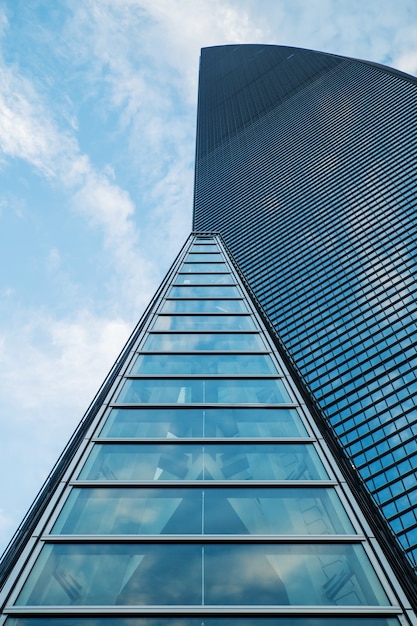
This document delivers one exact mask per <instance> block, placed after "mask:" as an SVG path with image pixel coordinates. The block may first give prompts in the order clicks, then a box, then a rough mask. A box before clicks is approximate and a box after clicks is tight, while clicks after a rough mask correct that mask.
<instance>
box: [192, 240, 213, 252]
mask: <svg viewBox="0 0 417 626" xmlns="http://www.w3.org/2000/svg"><path fill="white" fill-rule="evenodd" d="M191 252H219V248H218V246H217V245H216V244H215V243H214V244H213V243H197V242H196V243H194V244H193V245H192V246H191Z"/></svg>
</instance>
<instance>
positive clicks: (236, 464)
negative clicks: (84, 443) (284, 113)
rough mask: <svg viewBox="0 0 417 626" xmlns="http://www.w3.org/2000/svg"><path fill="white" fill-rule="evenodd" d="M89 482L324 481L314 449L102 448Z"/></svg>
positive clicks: (87, 468)
mask: <svg viewBox="0 0 417 626" xmlns="http://www.w3.org/2000/svg"><path fill="white" fill-rule="evenodd" d="M79 478H80V479H86V480H100V481H106V480H126V481H130V480H140V481H153V480H156V481H157V480H177V481H181V480H301V481H302V480H322V479H324V480H325V479H327V478H328V476H327V473H326V471H325V469H324V467H323V465H322V463H321V461H320V459H319V457H318V455H317V453H316V451H315V449H314V447H313V446H312V445H311V444H279V443H277V444H246V443H243V444H239V445H237V444H213V443H207V444H204V445H203V444H180V443H177V444H152V443H147V444H134V443H123V444H114V443H108V444H105V445H103V444H96V445H95V446H94V447H93V449H92V451H91V453H90V456H89V457H88V459H87V461H86V463H85V465H84V467H83V469H82V470H81V472H80V475H79Z"/></svg>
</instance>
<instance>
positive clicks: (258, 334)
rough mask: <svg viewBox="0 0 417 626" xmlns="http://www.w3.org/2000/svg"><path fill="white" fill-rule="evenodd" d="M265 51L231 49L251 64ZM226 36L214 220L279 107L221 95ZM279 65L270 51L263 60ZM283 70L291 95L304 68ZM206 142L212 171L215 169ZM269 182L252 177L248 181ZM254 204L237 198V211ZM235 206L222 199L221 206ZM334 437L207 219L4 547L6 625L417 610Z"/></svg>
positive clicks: (314, 624) (214, 130) (170, 624)
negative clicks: (248, 150)
mask: <svg viewBox="0 0 417 626" xmlns="http://www.w3.org/2000/svg"><path fill="white" fill-rule="evenodd" d="M263 48H264V47H262V46H261V47H257V46H243V47H241V48H237V50H240V53H242V55H243V57H242V58H246V61H247V60H248V58H251V55H252V57H256V56H259V57H261V54H262V53H261V50H262V49H263ZM266 48H267V49H268V50H269V47H266ZM233 50H234V48H233V49H232V48H229V47H224V48H219V49H213V50H212V51H206V52H204V53H203V61H204V58H205V55H206V53H207V54H208V55H209V56H210V55H211V54H212V53H213V54H214V55H215V56H216V63H214V64H210V63H209V64H208V67H211V70H210V72H211V71H212V70H213V72H212V74H211V75H210V80H212V81H213V85H212V87H210V83H209V82H205V80H206V78H205V77H207V76H208V75H209V74H210V72H208V74H206V73H205V70H204V62H203V68H202V69H203V72H202V74H201V89H200V98H199V123H198V137H199V139H198V157H197V162H196V170H197V176H196V220H197V221H198V220H199V219H200V217H198V215H201V213H202V212H203V213H204V212H205V211H206V209H204V211H203V209H202V204H201V202H202V200H203V201H204V202H205V201H207V215H206V218H207V220H208V219H209V213H210V211H211V209H212V208H213V206H214V204H213V205H210V206H209V203H208V199H209V197H211V196H212V195H213V196H214V194H215V193H217V194H218V201H219V203H221V202H222V193H223V191H224V189H225V187H224V186H223V182H222V181H223V178H222V177H223V175H224V172H222V167H225V168H226V169H227V162H228V161H227V160H228V159H229V158H230V159H231V160H232V161H234V162H236V163H237V161H238V160H239V159H240V158H241V153H240V152H239V150H237V149H236V150H234V151H233V150H232V151H231V152H230V153H229V149H230V148H231V147H233V146H232V145H231V143H230V142H232V143H233V142H234V141H235V140H236V141H237V147H238V148H239V149H243V148H245V147H247V146H249V145H250V142H251V141H252V139H251V137H256V136H257V131H256V129H254V132H253V134H252V131H250V132H249V133H248V137H246V138H245V137H243V138H242V137H239V133H240V132H246V130H247V126H248V124H249V122H250V119H251V120H252V123H256V121H258V122H261V121H262V118H263V116H265V115H267V116H268V115H269V114H270V112H271V111H272V110H273V107H272V101H273V100H274V98H276V97H277V96H271V95H266V94H264V93H262V90H261V89H260V88H259V85H258V86H256V88H255V90H254V94H255V93H258V94H259V96H260V103H261V104H262V103H263V104H262V106H263V109H262V110H261V108H262V106H261V104H259V103H258V104H259V106H258V108H256V107H255V108H253V102H252V101H251V100H250V97H248V94H246V93H245V90H244V89H242V90H241V91H242V93H241V97H242V102H244V106H243V108H242V110H240V109H238V108H236V106H237V105H236V103H235V102H233V100H230V94H229V93H226V94H225V93H223V95H222V96H221V98H220V99H219V103H220V102H221V101H223V99H224V100H228V101H229V104H228V106H227V107H226V109H225V110H227V113H226V114H225V115H222V108H221V106H220V108H219V107H216V106H214V104H215V103H214V102H213V101H211V100H210V97H211V96H210V94H211V93H213V94H214V92H215V89H214V85H215V84H217V85H219V84H220V85H221V84H222V80H218V74H217V73H216V72H217V69H216V68H217V67H218V65H219V63H220V66H221V67H222V68H223V70H222V71H224V81H223V83H224V85H226V84H227V85H228V87H227V88H229V87H233V89H236V90H238V91H239V90H240V88H239V80H237V78H238V76H237V75H235V76H234V75H233V71H234V70H233V68H234V69H235V70H236V71H237V68H238V67H239V65H242V63H241V62H240V61H239V59H240V57H239V55H238V57H234V59H233V62H232V63H230V59H229V61H227V57H228V55H229V54H230V53H231V52H233ZM277 50H278V51H279V53H280V54H281V53H282V51H283V49H277ZM284 50H287V49H284ZM258 52H259V54H258ZM240 53H239V54H240ZM255 53H256V54H255ZM308 54H313V56H314V53H308ZM213 58H214V57H213ZM221 59H225V60H224V61H222V60H221ZM258 61H259V59H258ZM258 61H257V63H258ZM268 63H272V61H271V60H270V61H268V62H267V63H266V65H265V64H264V62H263V61H262V59H260V65H259V67H258V73H259V68H261V69H262V68H264V70H265V72H267V70H268V67H269V66H268ZM244 65H245V64H243V66H244ZM313 65H314V64H313ZM325 65H326V64H324V65H323V67H322V68H321V69H320V70H317V72H315V74H314V75H315V76H316V78H317V79H318V78H319V75H321V71H322V70H323V72H324V73H325V69H324V67H325ZM336 65H337V63H336ZM326 67H327V66H326ZM290 75H291V77H292V78H291V80H293V83H292V87H291V89H292V90H293V91H294V93H295V92H296V87H297V84H299V85H301V84H302V83H303V82H304V83H306V84H307V83H308V82H309V81H308V78H307V77H303V76H299V77H298V78H297V76H296V75H295V73H293V74H290ZM251 76H252V75H251V74H250V73H249V74H248V75H247V77H249V79H250V77H251ZM255 82H256V81H255ZM268 82H269V79H267V81H266V84H268ZM310 82H311V86H312V87H313V86H314V81H310ZM203 83H204V86H203ZM209 87H210V89H209ZM207 89H208V92H207ZM222 89H223V87H222ZM277 89H278V92H277V93H280V91H279V89H281V88H278V87H277ZM223 91H224V89H223ZM220 92H221V90H220ZM220 92H219V93H220ZM280 97H281V96H280ZM284 100H285V98H284V96H282V101H283V102H284ZM237 102H239V98H237ZM248 103H249V104H248ZM229 105H230V107H229ZM205 107H208V109H207V110H206V111H205V112H204V109H205ZM209 110H211V114H212V115H213V119H214V120H215V121H216V123H215V124H214V125H213V126H212V127H211V126H210V124H208V123H207V119H206V117H207V115H208V111H209ZM229 113H230V116H229V117H228V115H229ZM204 133H206V134H204ZM258 136H259V140H260V141H263V140H264V139H263V138H262V136H261V134H259V135H258ZM204 137H205V139H203V138H204ZM223 140H224V141H225V142H226V144H230V145H226V144H225V145H224V146H223V144H222V142H223ZM218 141H220V144H218V143H217V142H218ZM204 142H206V143H204ZM235 147H236V146H235ZM223 148H224V154H222V150H223ZM213 155H217V156H216V158H215V159H214V161H215V163H216V164H217V165H216V168H217V169H216V168H214V169H213V171H212V176H213V177H212V182H211V186H210V185H209V184H208V167H207V169H204V168H205V167H206V165H207V163H208V160H209V159H210V158H211V157H213ZM206 158H207V163H206V162H205V159H206ZM245 162H246V157H244V156H242V165H244V164H245ZM264 163H265V164H266V165H265V166H267V164H268V159H267V155H265V159H264ZM260 165H261V162H260V161H256V160H254V161H253V168H254V169H255V167H260ZM242 172H243V168H242ZM246 175H248V173H247V172H246ZM203 176H206V178H205V181H206V183H205V184H206V185H207V188H208V190H207V189H205V190H204V189H203V187H202V180H203ZM235 182H236V181H235V180H234V179H233V178H231V185H234V184H235ZM258 182H259V184H261V181H260V180H259V181H258V180H257V176H255V175H254V176H253V180H252V188H253V193H254V194H255V195H256V194H258V193H260V191H259V189H257V188H256V186H257V185H258ZM217 185H218V188H217V192H216V187H217ZM235 189H236V191H237V187H235ZM265 194H266V195H268V196H269V195H270V194H269V192H268V191H267V190H265ZM245 202H246V200H245V196H244V194H243V195H242V196H241V197H240V199H238V200H237V204H236V207H238V206H244V204H245ZM228 206H229V205H228V204H227V202H226V197H225V203H224V204H223V205H222V208H221V207H220V208H221V210H220V209H219V210H218V211H217V214H216V212H215V211H214V212H213V213H212V217H213V219H216V215H217V218H219V219H220V217H221V216H223V215H225V214H226V213H227V212H228ZM232 208H233V207H232ZM210 214H211V213H210ZM248 216H249V212H248ZM261 217H262V219H263V220H264V221H263V225H262V224H261V223H259V229H260V230H261V229H262V230H265V231H266V232H267V231H268V223H267V222H266V221H265V219H264V217H265V216H261V215H258V218H256V217H255V216H252V218H253V220H254V221H255V222H256V221H257V219H259V220H261ZM235 218H236V232H235V235H236V239H239V237H238V235H237V231H238V230H240V228H241V227H240V224H242V222H241V220H240V218H239V219H237V218H238V215H236V216H235ZM235 218H233V217H232V211H231V215H230V216H229V219H230V220H232V219H235ZM201 219H202V218H201ZM210 219H211V217H210ZM248 226H249V220H248ZM232 230H233V229H232ZM226 231H227V229H226ZM240 232H241V231H240ZM251 237H252V226H251V228H248V229H246V231H245V232H244V233H242V238H244V239H245V238H246V241H247V249H248V253H250V256H251V259H252V261H251V260H250V259H247V266H248V269H250V267H251V263H252V262H253V270H254V272H255V271H256V265H258V266H259V265H260V264H265V265H266V266H267V265H268V260H269V259H268V257H267V255H266V254H264V256H263V260H261V259H260V258H259V259H255V257H254V252H253V248H252V247H251V244H250V241H251ZM255 260H256V263H255ZM258 269H259V268H258ZM300 272H301V266H300ZM271 294H272V295H273V291H272V290H271ZM264 306H265V303H264ZM318 358H319V355H318ZM339 450H340V448H339V447H338V444H337V442H336V440H335V439H334V437H333V435H332V431H331V430H330V429H329V428H328V424H327V423H326V421H325V420H324V419H323V417H322V415H321V413H320V409H319V408H317V406H316V400H315V399H314V398H313V397H311V396H310V395H309V393H308V392H307V391H306V389H305V387H304V385H303V383H302V381H301V379H300V376H299V374H298V371H297V368H296V366H295V365H294V363H293V361H292V359H291V357H290V356H289V354H288V352H287V350H286V348H285V346H284V345H283V344H282V342H281V339H280V337H279V336H278V335H277V333H276V331H275V330H274V328H273V327H272V326H271V324H270V322H269V320H268V318H267V316H266V315H265V314H264V311H263V308H262V305H261V304H260V303H259V301H258V300H257V299H256V297H255V296H254V294H253V292H252V287H251V285H250V283H248V281H247V279H246V276H245V274H243V273H242V272H241V270H240V268H239V265H237V264H236V262H235V260H234V259H233V258H232V257H231V256H230V254H229V251H228V247H227V246H226V245H225V243H224V241H223V239H222V237H221V236H220V235H218V234H216V233H215V232H212V230H210V229H209V228H208V227H207V226H202V227H201V230H199V231H198V232H193V233H192V235H190V237H189V239H188V241H187V242H186V244H185V246H184V247H183V249H182V250H181V252H180V254H179V256H178V258H177V259H176V261H175V262H174V264H173V266H172V268H171V269H170V271H169V272H168V275H167V277H166V279H165V280H164V282H163V284H162V285H161V287H160V288H159V290H158V291H157V293H156V295H155V298H154V299H153V301H152V302H151V303H150V305H149V307H148V309H147V311H146V312H145V314H144V316H143V318H142V320H141V321H140V322H139V324H138V326H137V328H136V329H135V331H134V332H133V334H132V337H131V338H130V340H129V341H128V343H127V345H126V347H125V349H124V350H123V352H122V353H121V355H120V357H119V358H118V359H117V361H116V363H115V365H114V367H113V369H112V371H111V372H110V374H109V376H108V378H107V380H106V381H105V383H104V384H103V386H102V388H101V389H100V391H99V393H98V394H97V396H96V398H95V399H94V401H93V403H92V405H91V407H90V408H89V410H88V411H87V413H86V415H85V417H84V419H83V420H82V422H81V423H80V426H79V428H78V429H77V431H76V433H75V434H74V436H73V438H72V439H71V441H70V442H69V444H68V447H67V449H66V451H64V454H63V455H62V457H61V458H60V460H59V461H58V463H57V465H56V467H55V468H54V470H53V471H52V472H51V475H50V477H49V479H48V481H47V483H46V484H45V486H44V488H43V489H42V491H41V493H40V495H39V497H38V498H37V500H36V501H35V503H34V505H33V506H32V508H31V510H30V511H29V512H28V515H27V517H26V518H25V520H24V521H23V523H22V525H21V528H20V530H19V532H18V533H17V535H16V537H15V538H14V540H13V542H12V544H11V546H10V548H9V550H8V551H7V552H6V554H5V557H4V559H3V561H2V572H1V577H0V584H1V595H0V603H1V609H2V618H0V624H3V623H4V624H5V625H6V626H39V625H40V624H42V625H43V624H47V625H49V626H75V624H76V625H77V626H102V625H103V626H105V625H107V626H110V625H111V626H180V625H181V626H202V625H205V626H255V624H256V625H258V624H260V626H318V624H320V626H323V625H324V626H350V624H351V623H352V620H353V619H354V620H355V623H357V626H399V625H400V624H401V625H404V626H405V625H408V626H411V625H414V626H416V625H417V618H416V615H415V608H416V606H417V601H416V598H415V594H414V593H413V589H412V583H413V580H414V578H413V573H412V571H411V568H410V572H409V573H410V578H407V574H408V571H407V567H408V563H407V562H406V561H404V563H403V562H402V561H401V556H402V555H400V558H399V559H398V560H397V559H396V543H395V541H393V540H392V538H391V537H390V536H389V534H387V532H386V529H385V528H384V527H381V528H380V527H379V525H378V520H377V519H374V518H373V509H372V503H371V501H370V500H368V495H367V493H365V492H364V490H363V487H362V484H361V483H360V482H358V480H357V474H356V471H355V470H354V469H353V468H352V466H351V465H350V464H349V463H347V462H346V460H345V457H344V456H343V455H340V454H339Z"/></svg>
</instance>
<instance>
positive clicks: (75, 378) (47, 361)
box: [0, 311, 132, 551]
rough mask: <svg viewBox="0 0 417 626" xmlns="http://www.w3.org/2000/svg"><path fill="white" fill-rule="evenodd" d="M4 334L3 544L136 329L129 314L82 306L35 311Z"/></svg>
mask: <svg viewBox="0 0 417 626" xmlns="http://www.w3.org/2000/svg"><path fill="white" fill-rule="evenodd" d="M20 321H21V322H23V324H22V325H20V326H19V327H18V328H16V329H15V330H14V332H10V331H9V333H8V335H7V336H3V337H0V369H1V371H2V377H1V379H0V396H1V398H2V412H1V416H0V430H1V433H2V440H3V441H7V446H3V448H2V457H1V460H0V463H1V468H2V472H1V473H2V475H3V476H7V475H10V467H13V485H19V490H15V489H11V488H10V487H11V486H10V484H9V482H8V481H1V485H0V502H7V503H8V508H7V513H6V512H4V511H3V512H2V511H1V510H0V551H1V544H5V543H6V541H7V538H8V537H9V536H10V533H11V531H12V529H13V526H14V525H16V524H17V523H18V521H19V519H20V518H21V517H22V516H23V514H24V512H25V509H26V508H27V507H28V506H29V504H30V502H31V500H32V499H33V498H34V496H35V494H36V493H37V491H38V489H39V488H40V486H41V484H42V482H43V481H44V480H45V478H46V476H47V474H48V472H49V471H50V469H51V468H52V466H53V464H54V463H55V461H56V458H57V451H59V450H60V449H63V448H64V446H65V444H66V442H67V441H68V439H69V437H70V435H71V433H72V432H73V430H74V429H75V427H76V425H77V424H78V422H79V421H80V419H81V417H82V415H83V413H84V412H85V410H86V409H87V407H88V405H89V403H90V401H91V399H92V398H93V396H94V394H95V393H96V391H97V390H98V388H99V386H100V384H101V383H102V381H103V380H104V378H105V376H106V375H107V373H108V371H109V370H110V367H111V366H112V364H113V362H114V361H115V359H116V356H117V355H118V353H119V352H120V349H121V347H122V345H123V343H124V342H125V341H126V340H127V338H128V336H129V333H130V332H131V330H132V329H131V325H130V324H129V323H126V321H125V320H123V319H121V318H119V319H112V318H107V317H105V316H103V317H97V316H93V315H92V314H91V313H89V312H88V311H80V312H78V313H77V314H75V315H72V316H71V318H69V319H63V320H56V319H55V318H53V317H50V316H48V315H42V314H40V313H39V312H36V311H29V312H27V313H26V314H25V316H24V317H23V318H22V319H21V320H20Z"/></svg>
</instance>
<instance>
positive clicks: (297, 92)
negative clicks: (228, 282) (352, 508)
mask: <svg viewBox="0 0 417 626" xmlns="http://www.w3.org/2000/svg"><path fill="white" fill-rule="evenodd" d="M199 89H200V92H199V93H200V97H199V109H198V139H197V162H196V185H195V212H194V227H195V228H196V229H199V230H202V229H212V230H215V231H218V232H220V233H221V234H222V237H223V238H224V240H225V242H226V244H227V245H228V247H229V248H230V250H231V252H232V253H233V256H234V258H235V259H236V261H237V263H238V264H239V267H240V269H241V271H242V272H243V274H244V276H245V278H246V280H247V281H248V283H249V284H250V286H251V289H252V290H253V292H254V293H255V295H256V296H257V298H258V300H259V301H260V303H261V305H262V306H263V308H264V309H265V311H266V313H267V314H268V317H269V319H270V320H271V321H272V323H273V324H274V325H275V327H276V329H277V331H278V333H279V335H280V337H281V339H282V341H283V343H284V344H285V347H286V350H287V351H288V352H289V354H290V355H291V357H292V359H293V361H294V362H295V364H296V366H297V368H298V370H299V371H300V372H301V375H302V377H303V379H304V383H305V384H306V386H307V387H308V388H309V389H310V391H311V393H312V394H313V396H314V398H315V400H316V402H317V404H318V406H319V408H320V411H321V413H322V415H323V416H324V418H325V419H326V420H327V422H328V423H329V425H331V427H332V429H333V431H334V433H335V434H336V435H337V437H338V440H339V442H340V443H341V444H342V446H343V447H344V449H345V451H346V454H347V455H348V456H349V457H350V459H351V463H352V465H353V466H354V467H355V469H356V471H357V472H358V474H359V475H360V477H361V479H362V481H363V482H364V484H365V485H366V488H367V489H368V492H369V493H370V494H371V496H372V498H373V500H374V502H375V504H376V505H377V507H378V508H379V510H380V512H381V513H382V515H383V516H385V519H386V520H387V522H388V523H389V525H390V528H391V530H392V532H393V533H394V534H395V535H396V537H397V539H398V542H399V544H400V546H401V547H402V550H403V551H404V553H405V554H406V556H407V557H408V559H409V561H410V563H411V564H412V566H413V567H416V564H417V509H416V504H417V475H416V468H417V442H416V435H417V411H416V406H415V398H416V393H417V382H416V375H415V371H416V366H417V358H416V352H415V346H416V342H417V325H416V311H417V303H416V292H417V284H416V265H415V259H416V252H417V250H416V246H417V243H416V242H417V219H416V217H417V170H416V168H415V160H416V155H417V140H416V133H415V126H416V122H417V108H416V106H415V102H416V96H417V80H416V79H415V78H414V77H411V76H407V75H405V74H403V73H400V72H397V71H395V70H391V69H389V68H386V67H382V66H379V65H376V64H371V63H367V62H363V61H356V60H353V59H348V58H343V57H338V56H333V55H330V54H323V53H318V52H312V51H309V50H302V49H297V48H289V47H280V46H266V45H241V46H219V47H213V48H206V49H204V50H203V51H202V56H201V65H200V86H199ZM214 181H215V182H214Z"/></svg>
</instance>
